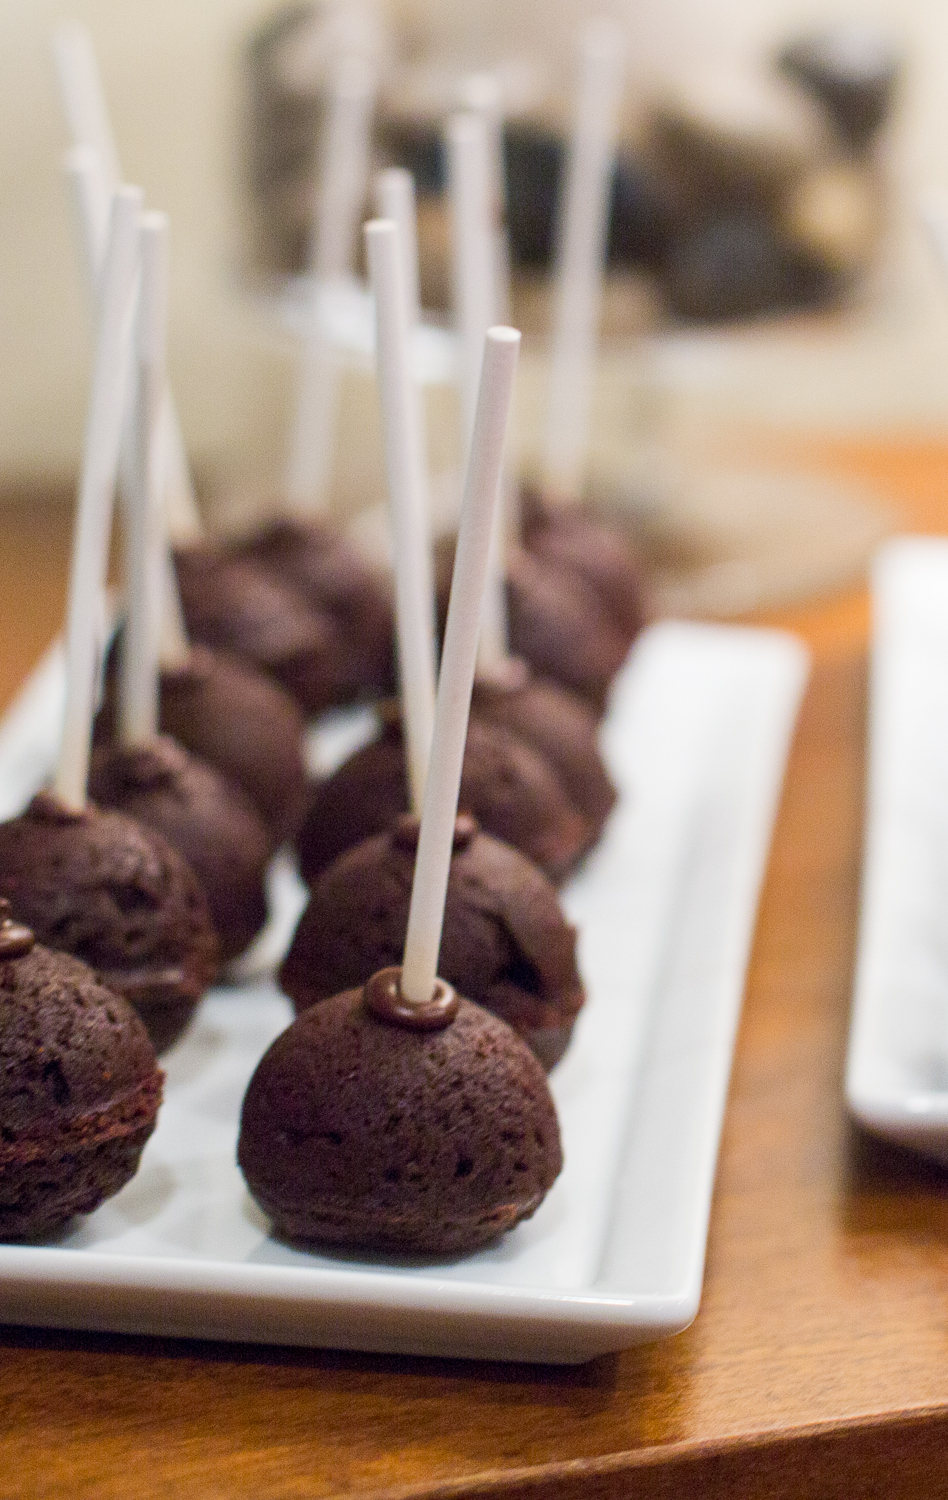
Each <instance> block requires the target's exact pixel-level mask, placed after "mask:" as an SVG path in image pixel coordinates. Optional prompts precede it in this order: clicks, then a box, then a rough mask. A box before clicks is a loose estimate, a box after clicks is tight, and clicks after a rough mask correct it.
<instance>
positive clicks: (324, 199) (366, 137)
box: [309, 56, 378, 280]
mask: <svg viewBox="0 0 948 1500" xmlns="http://www.w3.org/2000/svg"><path fill="white" fill-rule="evenodd" d="M377 88H378V74H377V72H376V69H375V68H374V67H373V66H372V64H371V63H370V62H369V61H368V59H367V58H362V57H352V56H349V57H344V58H341V59H340V61H339V63H338V65H337V67H336V68H335V70H334V76H333V82H332V89H331V92H330V96H329V106H328V115H327V119H326V124H325V128H324V131H323V135H322V142H321V146H322V149H321V152H320V171H319V180H318V187H317V192H316V204H315V212H314V215H313V227H312V240H311V243H310V252H309V269H310V270H311V271H312V272H313V273H314V275H316V276H317V277H319V278H321V279H322V280H327V279H328V278H331V277H333V276H344V275H346V273H347V272H349V271H351V269H352V262H353V257H354V255H355V249H356V231H357V229H358V227H359V221H360V220H361V217H362V206H363V204H364V203H365V195H366V191H367V189H368V183H369V160H370V154H371V144H372V143H371V135H372V114H373V111H374V109H375V95H376V91H377Z"/></svg>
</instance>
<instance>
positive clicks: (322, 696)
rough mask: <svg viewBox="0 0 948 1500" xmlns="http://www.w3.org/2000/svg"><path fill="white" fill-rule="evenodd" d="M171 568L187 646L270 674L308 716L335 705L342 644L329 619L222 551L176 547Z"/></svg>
mask: <svg viewBox="0 0 948 1500" xmlns="http://www.w3.org/2000/svg"><path fill="white" fill-rule="evenodd" d="M175 568H176V571H177V575H178V587H179V589H180V592H181V607H182V610H183V611H184V618H185V623H186V625H187V629H188V634H189V636H191V638H192V640H195V641H197V642H199V643H200V644H201V645H204V646H211V647H212V648H214V649H215V650H218V651H229V652H231V654H232V655H234V656H237V657H239V658H240V660H241V661H248V662H250V663H251V665H252V666H255V667H257V668H258V669H259V670H260V671H263V672H268V673H269V674H270V675H271V676H272V677H275V678H276V679H277V681H278V682H280V683H282V685H283V686H284V687H285V688H286V690H287V692H289V693H292V695H293V697H294V698H295V699H296V700H297V702H298V703H299V704H300V706H301V707H302V708H303V709H304V710H305V711H306V712H307V713H312V714H318V713H322V712H323V710H324V709H326V708H328V707H329V706H330V705H331V704H332V702H333V701H334V699H333V693H334V691H335V679H334V676H333V661H334V659H335V657H336V655H337V654H338V652H339V651H340V649H341V645H340V641H339V634H338V631H337V630H336V629H335V627H334V625H333V623H332V621H331V620H330V619H329V617H328V616H327V615H325V614H317V613H316V612H315V611H314V610H312V609H311V608H310V607H309V606H308V605H307V604H306V603H305V601H304V600H303V599H301V598H300V596H299V594H298V593H296V591H295V590H294V589H292V588H290V587H289V585H286V584H280V583H277V581H276V580H275V579H274V578H273V577H272V575H270V574H268V573H266V572H264V571H263V569H262V568H259V567H255V566H254V565H253V564H252V563H251V562H249V561H248V560H244V559H241V558H239V557H235V556H234V555H233V554H232V553H231V552H229V551H228V549H227V548H226V547H224V546H214V545H211V544H207V543H205V544H203V545H202V546H199V547H185V548H181V549H179V550H177V551H176V552H175Z"/></svg>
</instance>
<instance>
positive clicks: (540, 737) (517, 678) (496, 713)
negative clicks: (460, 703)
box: [471, 656, 616, 836]
mask: <svg viewBox="0 0 948 1500" xmlns="http://www.w3.org/2000/svg"><path fill="white" fill-rule="evenodd" d="M471 713H472V714H473V715H474V717H475V718H476V719H480V720H482V721H484V722H486V723H490V724H502V725H503V726H504V727H505V728H506V729H509V730H511V731H512V732H513V733H514V734H515V735H517V736H518V738H519V739H521V740H524V741H526V743H527V744H528V745H530V746H531V748H532V749H534V750H536V751H538V752H539V754H540V755H542V756H543V758H544V760H546V761H547V762H548V763H549V764H550V765H551V766H552V767H553V769H554V770H555V771H556V773H557V775H558V777H559V779H560V781H561V782H562V783H563V786H564V787H565V788H566V792H567V795H568V796H569V799H570V801H571V802H572V804H573V806H574V807H578V808H579V810H580V812H581V813H582V814H583V816H584V817H586V818H588V819H589V821H590V822H591V823H592V824H593V825H594V826H595V829H596V834H597V836H598V834H599V833H600V832H601V831H602V827H603V824H604V823H605V821H606V819H607V817H608V816H609V814H610V812H611V811H612V809H613V807H614V806H615V803H616V790H615V787H614V786H613V785H612V782H611V781H610V779H609V773H608V771H607V770H606V767H605V765H604V763H603V759H602V756H601V755H600V753H599V743H598V739H597V735H596V728H597V726H596V717H595V715H594V714H593V712H592V710H591V709H590V708H589V706H588V704H586V703H584V702H583V701H582V699H581V698H578V697H577V696H576V694H575V693H568V692H567V691H566V689H565V688H561V687H557V685H556V683H554V682H547V681H543V680H542V679H541V678H539V677H537V676H535V675H534V673H532V672H531V671H530V668H529V667H528V666H527V664H526V662H525V661H523V660H522V658H521V657H518V656H512V657H509V658H508V660H507V661H506V662H504V663H503V664H502V665H501V666H499V667H498V668H497V669H496V670H495V671H493V672H491V673H482V674H481V675H480V676H478V677H476V678H475V680H474V693H473V696H472V698H471Z"/></svg>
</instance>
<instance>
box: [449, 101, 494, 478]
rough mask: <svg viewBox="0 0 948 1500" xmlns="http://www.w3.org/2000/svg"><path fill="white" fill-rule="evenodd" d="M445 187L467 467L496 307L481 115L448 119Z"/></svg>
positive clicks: (486, 170) (487, 175)
mask: <svg viewBox="0 0 948 1500" xmlns="http://www.w3.org/2000/svg"><path fill="white" fill-rule="evenodd" d="M448 182H449V187H450V196H451V252H452V255H451V259H452V266H453V272H454V307H455V324H456V327H457V333H458V339H459V342H460V361H461V421H462V429H463V439H462V444H463V446H462V452H463V454H464V462H465V463H466V462H467V455H468V452H469V450H470V446H471V434H472V433H473V431H474V414H475V412H476V410H477V393H478V387H479V383H480V378H481V360H482V358H483V354H484V335H485V333H486V332H487V330H488V328H489V327H490V325H491V324H492V323H493V321H494V318H495V312H494V308H495V306H496V301H497V294H496V289H495V287H494V274H493V258H494V251H493V242H492V234H491V199H490V166H489V161H488V142H487V127H486V126H485V124H484V121H483V119H482V118H481V116H480V115H475V114H463V115H453V116H452V117H451V119H450V120H449V121H448Z"/></svg>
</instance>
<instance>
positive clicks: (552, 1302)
mask: <svg viewBox="0 0 948 1500" xmlns="http://www.w3.org/2000/svg"><path fill="white" fill-rule="evenodd" d="M806 671H807V665H806V654H805V652H804V650H803V648H802V647H801V646H800V645H799V643H797V642H796V641H794V640H793V639H792V638H790V637H788V636H784V635H778V634H776V633H773V632H766V631H755V630H742V629H735V628H729V627H722V626H701V625H688V624H663V625H658V626H655V627H653V628H652V629H650V630H649V631H647V632H646V634H645V635H644V636H643V637H642V638H641V640H640V642H639V643H638V645H637V646H636V648H635V650H634V651H633V653H632V654H631V657H630V659H629V662H628V663H627V665H626V668H625V669H624V671H623V673H622V674H621V676H620V678H619V679H618V681H617V683H616V686H615V691H614V695H613V699H612V704H611V708H610V712H609V715H608V718H607V720H606V723H605V725H604V744H605V752H606V755H607V758H608V761H609V764H610V766H611V768H612V771H613V774H614V776H615V779H616V782H617V784H618V786H619V790H620V802H619V806H618V807H617V809H616V811H615V812H614V814H613V816H612V818H611V819H610V821H609V825H608V827H607V829H606V833H605V836H604V838H603V839H602V841H601V842H600V844H599V845H598V847H597V848H596V850H595V851H594V852H593V854H592V855H591V857H590V858H589V859H588V861H587V862H586V864H585V866H584V868H583V870H582V871H581V872H580V873H579V874H578V875H577V876H576V877H575V878H574V879H573V880H572V881H571V882H570V884H569V886H568V887H567V888H566V890H565V891H564V901H565V904H566V906H567V909H568V911H569V913H570V916H571V917H572V919H573V920H574V921H576V922H577V923H578V924H579V926H580V963H581V968H582V971H583V975H584V978H585V981H586V984H587V990H588V996H589V999H588V1003H587V1005H586V1008H585V1010H584V1011H583V1013H582V1015H581V1017H580V1020H579V1023H578V1025H577V1028H576V1032H575V1035H574V1038H573V1041H572V1044H571V1046H570V1049H569V1051H568V1053H567V1055H566V1057H565V1058H564V1059H563V1061H562V1062H561V1063H560V1064H559V1066H558V1067H557V1068H556V1069H555V1070H554V1073H553V1075H552V1078H551V1086H552V1088H553V1092H554V1095H555V1098H556V1103H557V1109H558V1112H559V1115H560V1121H561V1126H562V1132H563V1141H564V1152H565V1158H566V1164H565V1167H564V1170H563V1172H562V1174H561V1176H560V1178H559V1180H558V1182H557V1183H556V1185H555V1186H554V1188H553V1189H552V1191H551V1192H550V1194H549V1195H548V1197H547V1199H546V1200H545V1202H544V1203H543V1205H542V1206H541V1208H540V1209H539V1211H538V1212H537V1214H536V1215H535V1216H534V1218H533V1219H531V1220H530V1221H529V1222H528V1223H526V1224H523V1225H520V1226H519V1227H518V1228H517V1229H516V1230H515V1231H514V1232H513V1233H512V1234H510V1235H508V1236H507V1237H506V1238H505V1239H504V1240H503V1241H501V1242H500V1243H499V1244H498V1245H496V1246H494V1247H493V1248H491V1249H489V1250H486V1251H483V1252H481V1253H479V1254H477V1255H474V1256H471V1257H469V1258H466V1259H463V1260H459V1261H455V1262H452V1263H450V1264H438V1265H431V1264H426V1265H417V1264H414V1265H409V1264H398V1265H394V1264H386V1263H383V1262H381V1261H378V1262H374V1261H373V1262H362V1261H355V1260H351V1259H344V1258H341V1257H336V1256H328V1255H310V1254H306V1253H303V1252H301V1251H297V1250H292V1249H289V1248H287V1247H286V1246H283V1245H280V1244H278V1243H277V1242H275V1241H274V1240H272V1239H270V1238H269V1237H268V1234H267V1225H266V1222H265V1221H264V1220H263V1218H262V1217H261V1216H260V1214H259V1213H258V1211H257V1210H256V1208H255V1206H254V1205H253V1203H252V1202H251V1200H250V1199H249V1197H248V1195H247V1193H246V1190H245V1188H244V1185H243V1181H242V1178H241V1176H240V1173H239V1172H238V1169H237V1167H236V1164H235V1160H234V1150H235V1141H236V1133H237V1120H238V1113H239V1108H240V1102H241V1098H242V1095H243V1091H244V1088H245V1085H246V1082H247V1079H248V1077H249V1075H250V1073H251V1071H252V1069H253V1067H254V1066H255V1064H256V1061H257V1059H258V1058H259V1056H260V1054H261V1053H262V1052H263V1050H264V1048H265V1047H266V1046H267V1045H268V1043H269V1042H270V1040H271V1039H272V1037H273V1036H274V1035H275V1034H276V1033H277V1032H279V1031H280V1030H281V1029H282V1028H283V1027H284V1026H285V1025H286V1023H287V1022H288V1020H289V1018H290V1008H289V1005H288V1004H287V1002H286V1000H285V999H284V998H283V997H282V996H281V995H280V994H279V993H278V991H277V990H276V988H275V986H274V985H273V984H272V982H271V981H269V980H267V979H257V980H256V982H254V983H252V984H249V985H244V986H243V987H242V988H239V989H238V988H234V987H231V988H229V989H224V988H222V989H218V990H216V991H215V992H213V993H212V994H211V995H210V996H209V997H208V998H207V999H206V1000H205V1002H204V1004H203V1005H202V1007H201V1009H200V1011H199V1013H198V1016H197V1019H196V1023H195V1024H194V1025H193V1027H192V1028H191V1029H190V1031H189V1032H188V1033H187V1035H186V1036H185V1037H184V1038H182V1040H181V1041H180V1042H179V1043H178V1045H177V1046H176V1047H175V1048H174V1049H172V1051H171V1052H170V1053H168V1054H167V1057H166V1059H165V1066H166V1069H167V1074H168V1083H167V1090H166V1101H165V1104H164V1106H163V1108H162V1112H161V1116H160V1119H159V1124H158V1128H157V1130H156V1132H155V1134H154V1136H153V1138H152V1140H151V1141H150V1142H149V1144H148V1146H147V1148H146V1151H145V1155H144V1158H143V1162H142V1167H141V1170H140V1172H139V1174H138V1176H137V1177H136V1178H135V1179H134V1180H133V1181H132V1182H131V1183H130V1184H129V1185H128V1186H127V1187H126V1188H125V1189H124V1190H123V1191H122V1192H121V1193H119V1194H118V1195H117V1196H116V1197H115V1198H113V1199H112V1200H111V1201H110V1202H108V1203H106V1204H104V1205H103V1207H102V1208H101V1209H99V1210H98V1212H97V1213H95V1214H93V1215H91V1216H90V1217H89V1218H88V1219H86V1220H84V1221H82V1222H81V1223H80V1225H79V1226H78V1227H77V1228H75V1229H74V1230H73V1231H72V1232H71V1233H70V1234H68V1235H66V1236H65V1237H64V1238H63V1239H62V1240H61V1241H59V1242H58V1243H56V1244H55V1245H48V1246H42V1247H34V1246H29V1247H24V1246H5V1247H0V1319H2V1320H4V1321H7V1322H19V1323H31V1324H45V1325H50V1326H58V1327H69V1328H91V1329H107V1330H114V1331H120V1332H132V1333H156V1334H173V1335H185V1336H195V1337H209V1338H226V1339H247V1340H257V1341H265V1342H279V1343H290V1344H306V1345H314V1346H316V1345H319V1346H328V1347H333V1348H346V1349H362V1350H375V1351H384V1352H398V1353H411V1354H437V1355H447V1356H472V1357H480V1358H491V1359H518V1360H542V1361H550V1362H567V1363H576V1362H579V1361H582V1360H586V1359H590V1358H592V1357H593V1356H595V1355H598V1354H602V1353H605V1352H608V1351H611V1350H615V1349H619V1348H622V1347H624V1346H625V1345H627V1344H631V1343H634V1342H636V1341H638V1340H642V1339H654V1338H659V1337H662V1336H664V1335H667V1334H671V1333H675V1332H678V1331H679V1330H681V1329H683V1328H685V1327H686V1326H687V1325H688V1323H690V1322H691V1320H692V1319H693V1318H694V1316H695V1313H696V1312H697V1308H698V1302H699V1299H700V1295H701V1283H702V1276H703V1270H704V1256H705V1243H706V1238H707V1227H708V1216H709V1211H710V1203H711V1192H712V1186H713V1181H714V1171H715V1163H716V1158H717V1147H718V1138H719V1133H720V1127H721V1120H722V1115H723V1111H724V1104H725V1099H726V1094H727V1085H728V1077H729V1073H730V1066H731V1056H732V1050H733V1044H734V1037H735V1033H736V1028H737V1022H738V1016H739V1013H740V1005H741V998H742V993H743V987H744V976H745V971H746V966H747V960H748V954H749V949H750V943H751V939H752V936H753V930H754V921H755V913H756V906H757V899H758V894H759V890H760V884H761V881H762V878H763V874H764V869H765V864H766V859H767V851H768V847H769V842H770V835H771V830H772V826H773V820H774V816H775V813H776V808H777V802H778V798H779V793H780V787H781V783H782V779H783V772H784V766H785V763H786V757H787V752H788V749H789V744H790V738H791V735H792V732H793V725H794V721H795V717H796V712H797V708H798V705H799V700H800V696H801V693H802V689H803V685H804V681H805V677H806ZM60 691H61V687H60V685H59V672H58V668H57V666H56V663H55V661H51V662H48V663H47V664H46V665H45V666H44V667H43V669H42V670H41V673H40V675H39V677H38V679H35V680H34V681H33V682H32V683H31V685H30V686H29V687H28V689H27V692H26V696H25V698H24V699H22V700H21V702H20V704H19V705H18V706H17V707H16V708H15V709H14V711H13V713H12V715H11V716H10V718H9V720H8V722H7V724H6V726H5V728H4V729H3V730H2V731H0V791H2V792H3V794H4V796H3V801H5V802H9V803H11V804H12V805H11V806H9V807H6V806H4V807H3V809H2V810H3V811H5V812H8V811H12V810H14V807H15V806H16V805H18V804H21V803H22V801H23V799H24V797H25V796H26V795H27V794H28V792H29V790H30V789H31V787H32V786H33V785H35V784H36V782H37V781H38V780H39V779H40V778H41V777H42V774H43V772H44V770H45V768H46V767H47V766H48V764H49V762H50V760H51V757H52V751H53V748H54V746H55V725H56V718H57V702H58V694H59V693H60ZM27 768H29V770H30V774H27ZM278 888H279V891H280V892H281V894H280V900H281V901H287V900H288V901H290V902H292V900H293V899H295V898H294V893H293V891H292V889H291V888H290V886H289V885H288V883H287V880H286V872H285V871H284V872H283V875H282V877H281V881H280V882H278Z"/></svg>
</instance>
